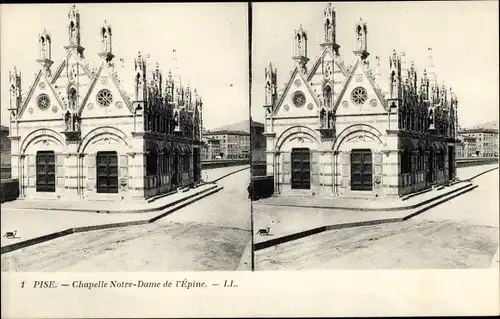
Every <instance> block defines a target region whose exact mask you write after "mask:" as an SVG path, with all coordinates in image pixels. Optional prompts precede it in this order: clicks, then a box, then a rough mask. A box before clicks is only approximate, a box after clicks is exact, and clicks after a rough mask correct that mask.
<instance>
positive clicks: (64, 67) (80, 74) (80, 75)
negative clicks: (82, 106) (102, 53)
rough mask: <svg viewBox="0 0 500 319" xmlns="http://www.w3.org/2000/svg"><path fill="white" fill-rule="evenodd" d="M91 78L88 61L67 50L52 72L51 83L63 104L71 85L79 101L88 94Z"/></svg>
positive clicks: (65, 101)
mask: <svg viewBox="0 0 500 319" xmlns="http://www.w3.org/2000/svg"><path fill="white" fill-rule="evenodd" d="M93 78H94V76H93V75H92V74H91V72H90V71H89V69H88V62H87V61H86V60H84V59H82V58H80V57H79V56H78V55H77V54H76V53H75V52H74V51H73V50H68V53H67V54H66V57H65V59H64V60H63V61H62V62H61V64H60V65H59V66H58V67H57V69H56V72H55V73H54V76H53V78H52V84H53V86H54V89H55V91H56V92H57V94H58V95H59V97H60V98H61V100H62V101H63V103H64V104H67V97H68V91H69V90H70V89H71V88H72V87H73V88H75V90H76V91H77V95H78V96H77V101H78V103H80V102H81V101H83V99H84V98H85V96H86V95H87V94H88V91H89V88H90V85H91V84H92V81H93ZM77 107H79V106H77Z"/></svg>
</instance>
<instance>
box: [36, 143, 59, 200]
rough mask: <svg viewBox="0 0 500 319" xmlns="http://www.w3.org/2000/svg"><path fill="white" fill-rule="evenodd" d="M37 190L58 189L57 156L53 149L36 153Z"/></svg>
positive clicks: (50, 190)
mask: <svg viewBox="0 0 500 319" xmlns="http://www.w3.org/2000/svg"><path fill="white" fill-rule="evenodd" d="M36 191H37V192H55V191H56V157H55V154H54V152H52V151H40V152H38V153H37V154H36Z"/></svg>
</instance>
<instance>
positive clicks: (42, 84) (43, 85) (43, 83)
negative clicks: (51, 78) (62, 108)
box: [38, 82, 45, 90]
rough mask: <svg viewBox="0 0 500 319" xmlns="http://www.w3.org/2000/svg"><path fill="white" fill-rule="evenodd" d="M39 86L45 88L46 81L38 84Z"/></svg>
mask: <svg viewBox="0 0 500 319" xmlns="http://www.w3.org/2000/svg"><path fill="white" fill-rule="evenodd" d="M38 87H39V88H40V89H41V90H43V89H45V82H40V84H38Z"/></svg>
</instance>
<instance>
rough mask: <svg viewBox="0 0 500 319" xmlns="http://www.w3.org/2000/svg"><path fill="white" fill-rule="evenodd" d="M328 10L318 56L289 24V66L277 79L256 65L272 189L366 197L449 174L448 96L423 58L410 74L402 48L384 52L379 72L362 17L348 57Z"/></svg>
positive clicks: (451, 97) (451, 130) (453, 102)
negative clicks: (281, 81)
mask: <svg viewBox="0 0 500 319" xmlns="http://www.w3.org/2000/svg"><path fill="white" fill-rule="evenodd" d="M335 24H336V13H335V10H334V8H333V7H332V6H331V4H328V5H327V6H326V8H325V10H324V19H323V28H324V42H323V43H321V44H320V56H319V58H317V59H316V60H314V61H312V64H311V63H308V62H309V58H308V47H307V41H308V35H307V32H306V30H304V29H303V28H302V26H300V28H299V29H298V30H295V52H294V55H293V57H292V58H293V60H294V61H295V68H294V69H293V71H292V72H291V76H290V79H289V80H288V81H287V82H286V85H285V87H284V88H282V89H279V88H278V87H277V73H278V72H277V70H276V69H273V67H272V64H269V67H268V68H266V69H265V105H264V108H265V113H266V115H265V133H264V134H265V136H266V144H267V149H266V171H267V175H268V176H273V177H274V192H275V194H276V195H277V194H289V195H296V194H312V195H326V196H343V197H354V198H357V197H359V198H365V197H367V198H370V197H382V196H395V197H397V196H403V195H406V194H409V193H413V192H417V191H420V190H423V189H426V188H430V187H432V186H434V185H444V184H447V183H449V182H451V181H453V180H454V179H456V161H455V142H456V136H457V132H456V124H457V98H456V96H455V94H454V93H453V91H452V90H451V88H450V89H447V88H446V87H445V85H444V83H443V84H442V85H438V83H437V79H436V74H435V72H434V65H433V61H432V49H431V48H429V49H428V65H427V67H426V69H424V71H423V72H422V74H421V75H419V76H418V77H417V70H416V67H415V65H414V63H413V62H411V63H410V64H408V63H407V61H406V57H405V53H400V54H397V53H396V52H395V51H394V52H393V54H392V56H391V57H389V69H390V73H389V77H388V78H386V79H384V78H382V76H381V72H380V59H379V57H376V58H375V67H374V68H373V69H372V68H370V67H369V63H368V59H367V58H368V56H369V52H368V45H367V33H368V31H367V25H366V23H365V22H363V21H362V20H360V21H359V22H358V23H357V24H356V25H355V32H354V34H353V37H355V39H356V49H355V51H354V52H353V55H354V59H355V62H354V64H353V65H350V66H348V65H346V64H345V63H344V59H343V57H342V56H341V55H340V50H339V49H340V46H339V45H338V44H337V43H336V29H335V28H336V26H335Z"/></svg>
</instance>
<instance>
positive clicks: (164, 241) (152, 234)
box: [1, 170, 252, 272]
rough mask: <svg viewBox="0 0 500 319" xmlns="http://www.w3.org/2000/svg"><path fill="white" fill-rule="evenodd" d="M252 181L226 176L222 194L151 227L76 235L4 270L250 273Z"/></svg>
mask: <svg viewBox="0 0 500 319" xmlns="http://www.w3.org/2000/svg"><path fill="white" fill-rule="evenodd" d="M249 180H250V174H249V173H248V170H243V171H240V172H238V173H235V174H232V175H230V176H227V177H226V178H224V179H222V180H220V181H219V182H218V185H220V186H221V187H223V190H222V191H220V192H217V193H214V194H213V195H211V196H207V197H204V198H202V199H200V200H198V201H196V202H194V203H191V204H189V205H187V206H185V207H182V208H180V209H178V210H176V211H174V212H172V213H171V214H168V215H167V216H165V217H163V218H161V219H158V220H156V221H155V222H153V223H147V224H141V225H137V226H133V225H132V226H129V227H116V228H110V229H100V230H95V231H84V232H79V233H74V234H72V235H70V236H62V237H60V238H57V239H54V240H50V241H46V242H42V243H38V244H36V245H33V246H27V247H24V248H21V249H18V250H15V251H11V252H9V253H4V254H1V264H2V271H14V272H40V271H42V272H45V271H55V272H102V271H132V272H144V271H146V272H149V271H156V272H158V271H160V272H161V271H234V270H249V267H250V266H251V250H249V248H250V249H251V244H250V243H251V241H252V236H251V231H250V227H251V224H250V218H249V216H250V201H249V200H248V194H247V193H246V186H247V185H248V182H249ZM110 215H113V214H110ZM128 215H134V214H128ZM135 215H143V214H135ZM246 267H248V268H246Z"/></svg>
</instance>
